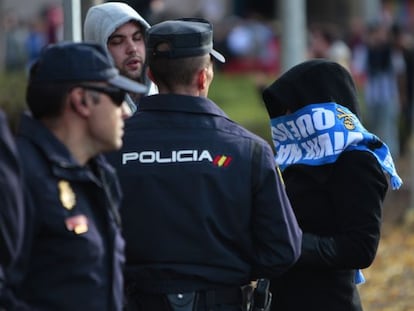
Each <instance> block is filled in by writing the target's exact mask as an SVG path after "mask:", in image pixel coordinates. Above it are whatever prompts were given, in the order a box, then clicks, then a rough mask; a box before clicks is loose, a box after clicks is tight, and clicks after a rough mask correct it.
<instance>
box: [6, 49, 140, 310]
mask: <svg viewBox="0 0 414 311" xmlns="http://www.w3.org/2000/svg"><path fill="white" fill-rule="evenodd" d="M145 90H146V87H145V86H143V85H141V84H138V83H136V82H134V81H132V80H129V79H126V78H124V77H121V76H120V75H119V73H118V70H116V69H115V68H114V67H113V66H112V64H111V61H110V59H109V57H108V56H107V54H106V53H105V51H104V49H103V48H102V47H101V46H99V45H95V44H87V43H65V42H64V43H59V44H56V45H51V46H49V47H48V48H47V49H46V50H45V51H44V52H43V54H42V55H41V57H40V59H39V61H38V62H37V63H36V64H35V65H34V67H33V68H32V69H31V76H30V79H29V83H28V88H27V93H26V99H27V103H28V106H29V109H30V114H29V113H26V114H24V115H23V118H22V119H21V122H20V128H19V131H18V141H17V146H18V151H19V153H20V154H21V158H22V168H23V173H24V182H25V185H26V189H27V190H28V200H27V201H26V202H25V206H26V214H27V215H26V218H25V226H26V232H25V240H24V244H23V250H22V253H21V258H20V259H21V260H20V264H19V268H20V269H15V270H14V272H15V274H16V275H19V276H21V279H19V281H20V282H19V283H18V284H17V285H16V287H17V291H16V292H17V298H18V299H17V301H16V302H15V304H14V305H13V306H10V307H9V308H7V310H15V309H17V310H42V311H48V310H50V311H52V310H53V311H57V310H59V311H65V310H71V311H73V310H78V311H105V310H106V311H119V310H121V308H122V297H123V295H122V291H123V288H122V285H123V279H122V268H123V263H124V241H123V238H122V236H121V229H120V225H121V224H120V216H119V212H118V208H119V203H120V200H121V196H120V189H119V184H118V182H117V178H116V175H115V172H114V170H113V168H112V167H110V165H109V164H108V163H107V161H106V160H105V158H104V157H103V156H102V155H100V154H101V153H102V152H104V151H112V150H115V149H119V148H120V147H121V145H122V136H123V126H124V119H125V118H126V117H127V116H128V115H127V113H126V112H125V111H127V110H126V109H127V107H126V103H125V101H124V98H125V94H126V92H127V91H133V92H143V91H145ZM17 306H18V307H17Z"/></svg>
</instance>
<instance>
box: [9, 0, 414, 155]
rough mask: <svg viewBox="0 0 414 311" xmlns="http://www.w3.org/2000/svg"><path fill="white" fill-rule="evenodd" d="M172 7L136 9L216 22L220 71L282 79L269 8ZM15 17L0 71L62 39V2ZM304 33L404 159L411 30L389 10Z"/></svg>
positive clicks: (157, 1)
mask: <svg viewBox="0 0 414 311" xmlns="http://www.w3.org/2000/svg"><path fill="white" fill-rule="evenodd" d="M175 2H176V1H165V0H151V1H140V2H139V3H141V4H142V6H141V7H136V10H137V11H138V12H139V13H140V14H141V15H142V16H143V17H144V18H145V19H146V20H147V21H148V22H149V23H150V24H155V23H157V22H160V21H162V20H165V19H170V18H175V17H183V16H188V14H192V15H194V12H195V11H196V12H198V13H197V15H198V16H202V17H205V18H206V19H208V20H210V21H211V22H212V23H213V24H214V26H215V46H216V48H217V49H218V50H219V51H221V52H222V53H223V54H224V55H225V57H226V59H227V62H226V63H225V64H224V65H220V67H218V70H219V71H220V72H223V73H229V74H247V73H248V74H252V75H253V76H254V77H255V80H256V84H257V87H258V90H259V91H260V90H261V88H262V87H263V86H265V85H266V83H267V82H268V81H269V78H274V77H275V76H277V75H278V74H279V73H280V68H281V67H280V61H281V59H280V32H281V29H280V28H281V27H280V24H279V23H278V21H277V20H276V19H274V18H272V17H271V14H266V12H265V11H266V8H264V10H263V8H262V10H261V11H260V10H256V9H249V10H240V9H239V10H237V8H234V9H233V13H234V14H230V15H229V14H228V1H221V0H214V1H213V0H209V1H199V2H194V1H191V0H181V1H180V5H177V4H174V3H175ZM196 3H197V4H196ZM194 5H197V6H198V7H196V8H195V7H194ZM186 8H187V9H188V12H187V11H186ZM14 13H15V12H9V13H8V14H7V15H6V18H4V20H3V21H2V22H3V25H2V26H3V28H4V30H5V52H4V66H3V68H4V69H5V70H6V71H7V72H12V71H21V70H27V68H28V67H29V66H30V64H31V63H32V62H33V61H34V60H35V59H36V58H37V56H38V55H39V52H40V50H41V49H42V48H43V47H44V46H45V45H47V44H49V43H54V42H57V41H60V40H62V39H63V18H64V14H63V9H62V7H61V5H60V4H57V3H52V4H48V5H45V6H43V7H42V8H41V10H40V11H39V12H36V14H33V16H31V18H28V19H25V20H22V19H19V18H18V15H17V14H14ZM307 31H308V32H307V40H308V41H307V47H308V50H307V57H308V58H314V57H323V58H329V59H332V60H334V61H337V62H339V63H340V64H342V65H343V66H345V67H346V68H348V69H349V70H350V71H351V73H352V75H353V77H354V79H355V82H356V84H357V87H358V88H359V90H360V91H361V94H363V96H361V100H362V101H363V103H364V104H363V105H362V107H363V111H361V114H362V116H363V119H365V121H366V124H367V127H369V130H371V131H372V132H374V133H375V134H377V135H378V136H380V137H381V138H382V139H384V140H385V142H386V143H387V144H388V145H389V146H390V149H391V151H392V154H393V156H394V157H395V158H398V157H399V156H401V155H403V154H404V153H405V152H406V150H407V147H408V139H409V137H410V134H411V127H412V126H411V125H412V114H413V112H412V105H413V104H412V102H413V100H414V99H413V86H414V78H413V77H414V31H413V29H411V27H409V26H407V24H406V23H405V24H404V23H401V22H400V21H399V20H398V19H396V18H394V17H393V16H392V15H391V14H386V12H385V13H384V14H383V16H378V19H377V20H373V21H369V22H366V21H364V20H362V19H358V18H355V19H352V20H351V21H350V22H349V26H348V27H347V28H346V29H344V28H343V27H341V26H340V25H337V24H336V25H335V24H332V23H330V24H328V23H315V22H312V23H309V26H308V29H307ZM374 111H375V113H374Z"/></svg>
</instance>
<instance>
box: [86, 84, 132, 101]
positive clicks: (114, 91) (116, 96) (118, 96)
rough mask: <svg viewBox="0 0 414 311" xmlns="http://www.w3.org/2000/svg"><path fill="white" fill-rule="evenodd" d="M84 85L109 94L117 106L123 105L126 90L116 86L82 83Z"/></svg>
mask: <svg viewBox="0 0 414 311" xmlns="http://www.w3.org/2000/svg"><path fill="white" fill-rule="evenodd" d="M82 87H83V88H85V89H89V90H93V91H97V92H100V93H104V94H106V95H108V96H109V97H110V98H111V100H112V101H113V102H114V103H115V105H117V106H121V105H122V103H123V102H124V101H125V96H126V92H125V91H123V90H121V89H118V88H115V87H110V86H108V87H105V86H97V85H82Z"/></svg>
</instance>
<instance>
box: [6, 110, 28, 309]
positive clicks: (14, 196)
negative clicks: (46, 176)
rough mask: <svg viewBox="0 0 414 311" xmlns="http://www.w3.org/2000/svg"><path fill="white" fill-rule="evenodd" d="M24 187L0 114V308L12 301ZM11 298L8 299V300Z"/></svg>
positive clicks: (20, 231)
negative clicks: (11, 271)
mask: <svg viewBox="0 0 414 311" xmlns="http://www.w3.org/2000/svg"><path fill="white" fill-rule="evenodd" d="M22 187H23V184H22V179H21V169H20V165H19V162H18V157H17V150H16V147H15V144H14V139H13V137H12V135H11V133H10V130H9V127H8V124H7V119H6V117H5V115H4V114H3V112H2V111H0V309H1V308H2V307H3V303H4V302H3V300H5V299H10V297H9V296H10V295H11V296H12V295H13V293H12V289H11V288H10V284H9V280H8V275H9V269H10V268H11V267H12V266H13V265H14V263H15V261H16V258H17V254H18V253H19V251H20V248H21V245H22V242H23V233H24V226H23V218H24V207H23V189H22ZM7 297H9V298H7Z"/></svg>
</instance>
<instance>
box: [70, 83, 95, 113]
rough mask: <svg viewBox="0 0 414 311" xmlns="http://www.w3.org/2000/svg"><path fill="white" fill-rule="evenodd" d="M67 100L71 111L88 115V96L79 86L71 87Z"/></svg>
mask: <svg viewBox="0 0 414 311" xmlns="http://www.w3.org/2000/svg"><path fill="white" fill-rule="evenodd" d="M67 100H68V101H69V105H70V108H71V109H72V111H73V112H75V113H76V114H78V115H79V116H81V117H84V118H86V117H88V116H89V115H90V108H89V105H88V98H87V97H86V92H85V90H84V89H82V88H80V87H75V88H73V89H72V90H71V91H70V92H69V94H68V98H67Z"/></svg>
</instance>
